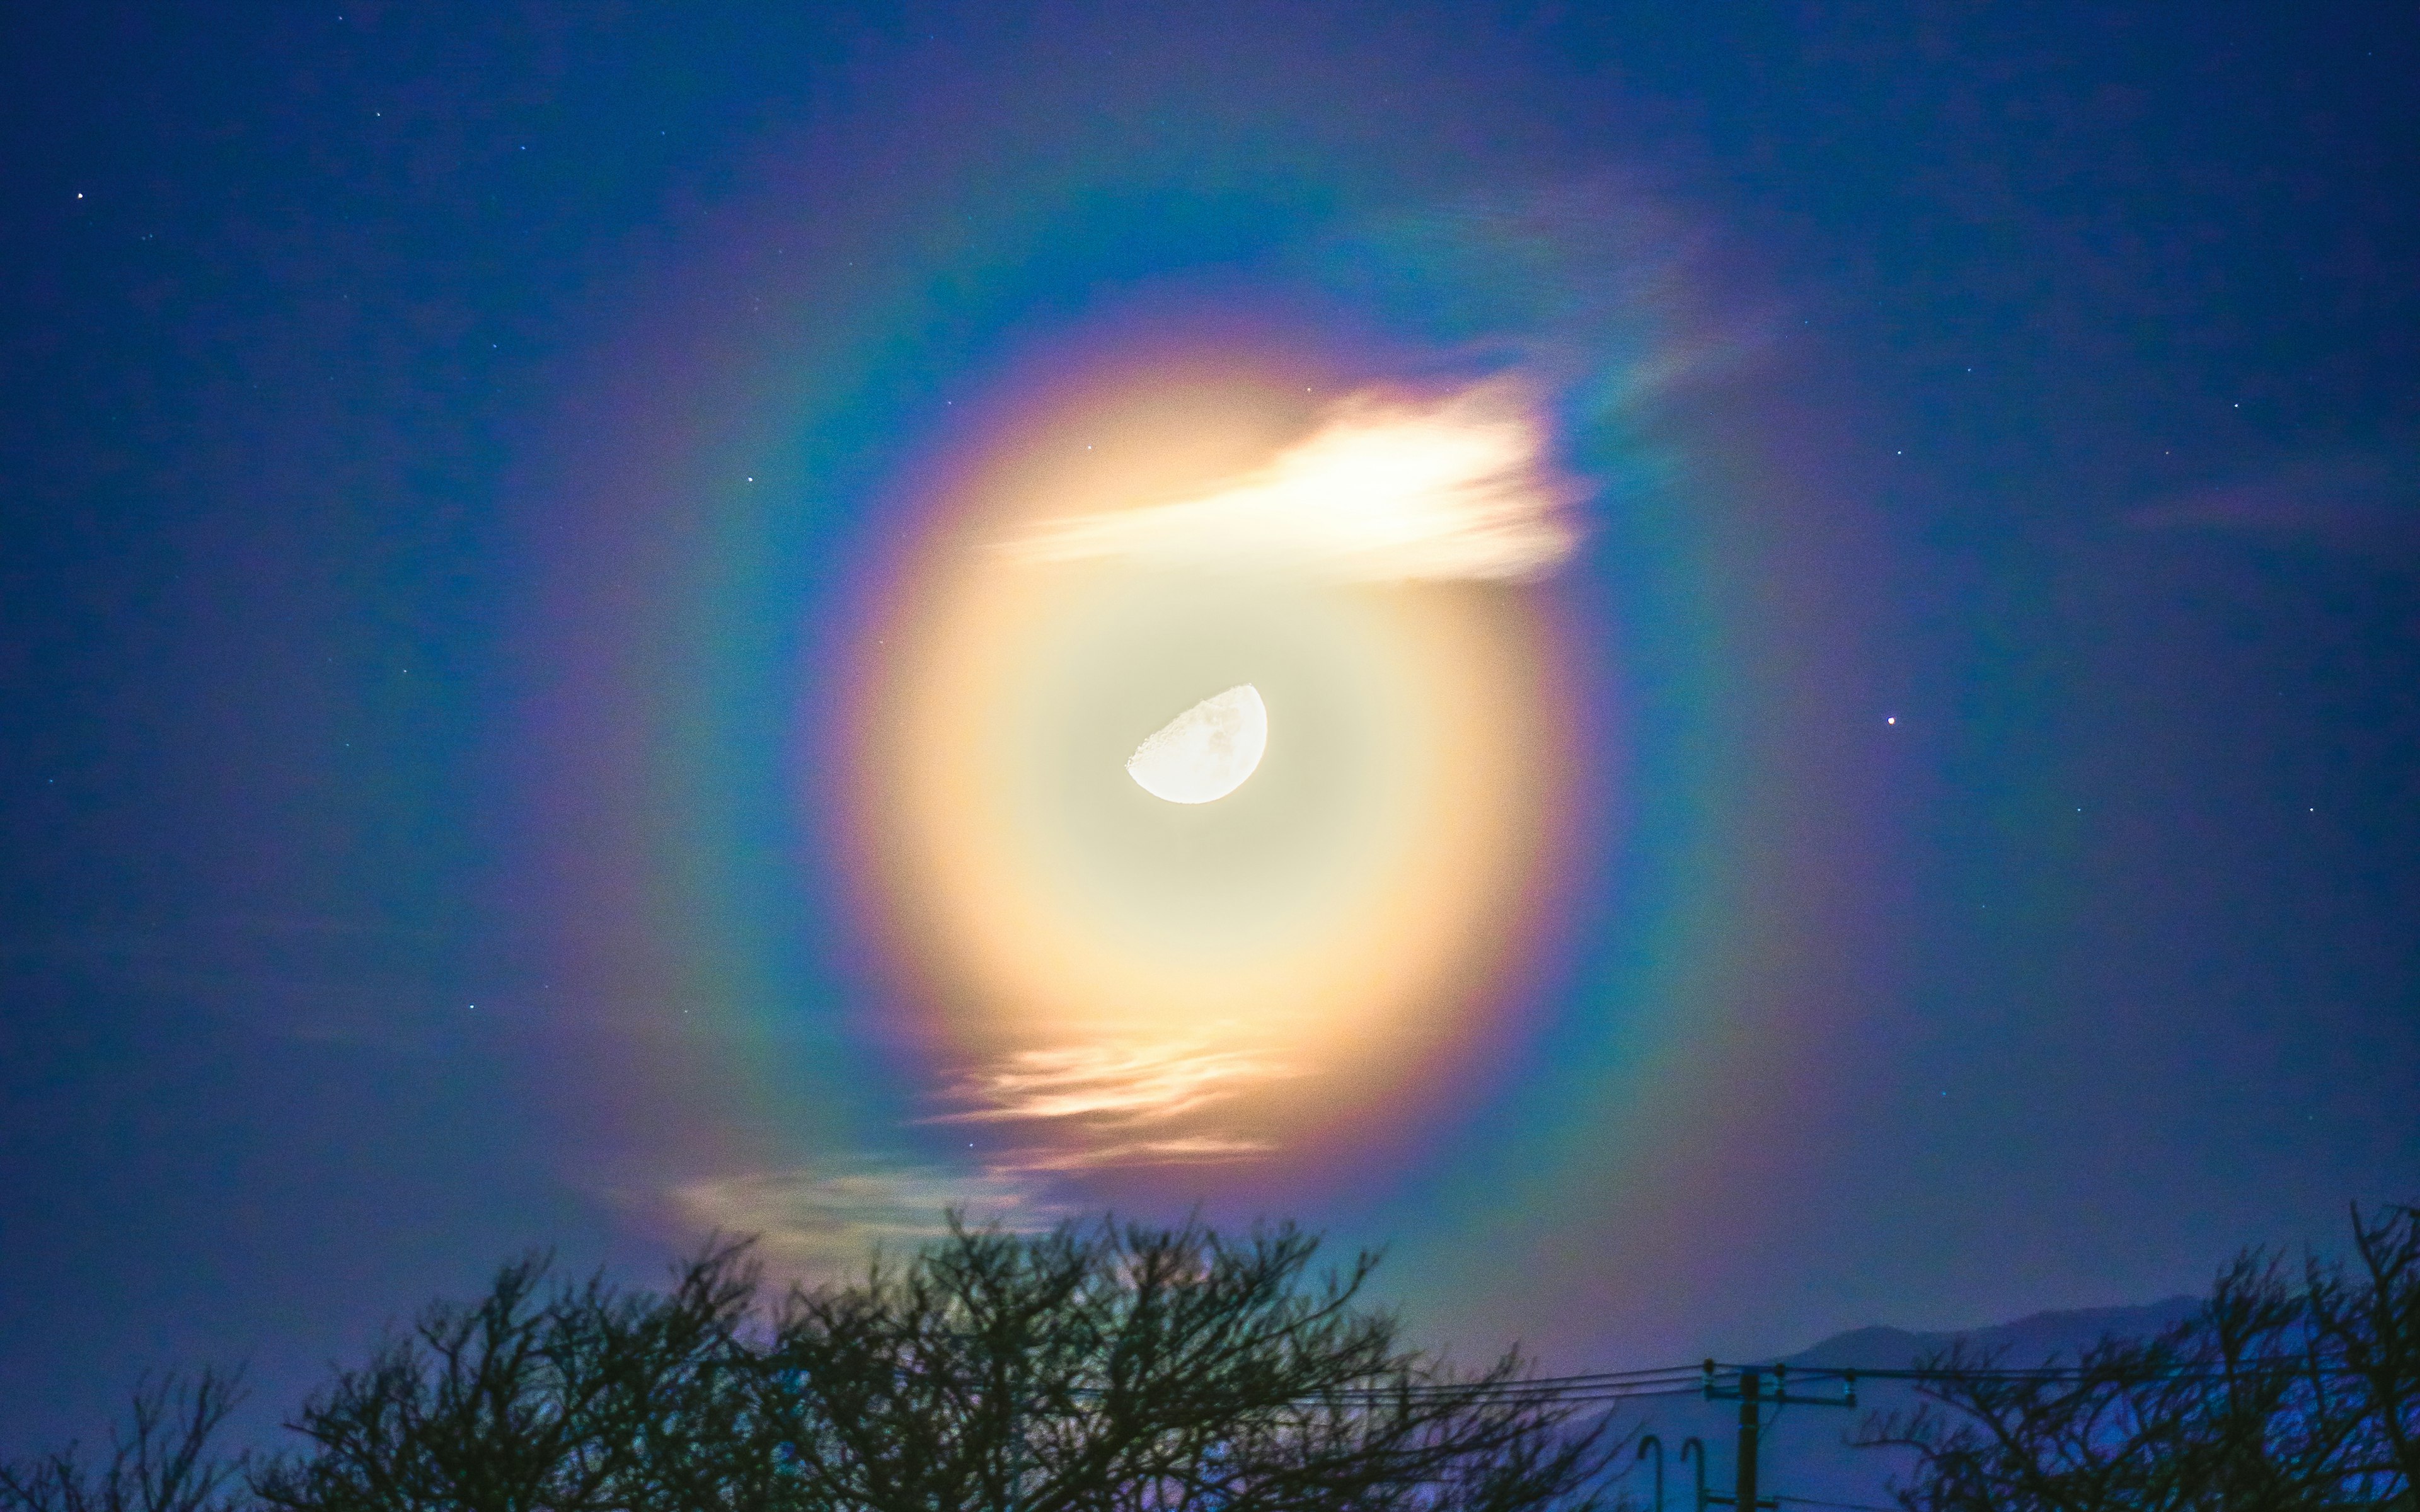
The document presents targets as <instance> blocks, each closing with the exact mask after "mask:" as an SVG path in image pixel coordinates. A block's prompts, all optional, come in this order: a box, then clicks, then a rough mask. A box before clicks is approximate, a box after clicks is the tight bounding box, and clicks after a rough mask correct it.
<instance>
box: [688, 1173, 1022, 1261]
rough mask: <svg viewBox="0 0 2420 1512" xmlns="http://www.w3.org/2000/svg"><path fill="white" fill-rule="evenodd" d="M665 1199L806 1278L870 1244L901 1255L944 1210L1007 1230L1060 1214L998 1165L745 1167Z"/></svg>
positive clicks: (940, 1230) (696, 1223)
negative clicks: (751, 1241) (754, 1243)
mask: <svg viewBox="0 0 2420 1512" xmlns="http://www.w3.org/2000/svg"><path fill="white" fill-rule="evenodd" d="M1033 1169H1034V1170H1036V1171H1038V1170H1039V1169H1040V1167H1034V1168H1033ZM672 1198H673V1202H674V1205H675V1208H676V1209H677V1210H678V1211H679V1213H680V1216H681V1217H682V1219H683V1220H684V1221H685V1222H687V1223H689V1224H690V1225H691V1226H693V1227H699V1228H710V1229H716V1230H720V1231H721V1232H724V1233H736V1234H754V1235H757V1236H759V1251H760V1253H761V1255H762V1256H763V1257H764V1259H765V1261H766V1263H767V1264H768V1266H769V1267H770V1268H771V1269H772V1270H774V1271H775V1272H776V1273H781V1274H784V1275H787V1276H791V1277H793V1278H797V1279H806V1280H812V1279H818V1278H823V1277H829V1276H832V1275H836V1274H840V1273H845V1272H848V1271H852V1270H856V1269H858V1268H860V1267H861V1266H863V1265H864V1264H865V1262H866V1260H867V1258H868V1257H869V1256H871V1255H872V1254H873V1253H874V1251H875V1250H876V1248H877V1247H879V1248H882V1249H885V1250H892V1251H904V1250H910V1249H913V1248H915V1247H916V1246H918V1245H920V1244H923V1243H924V1242H927V1241H930V1240H933V1239H936V1238H939V1236H941V1235H942V1234H944V1233H946V1232H948V1217H947V1215H948V1213H949V1212H950V1211H952V1210H953V1209H955V1210H958V1211H963V1212H964V1213H965V1214H966V1215H967V1217H968V1218H969V1219H970V1220H971V1221H973V1222H975V1223H978V1224H997V1225H999V1226H1000V1227H1003V1228H1009V1229H1016V1230H1034V1229H1043V1228H1047V1227H1050V1226H1051V1225H1053V1224H1055V1223H1057V1222H1059V1220H1060V1219H1062V1218H1063V1217H1065V1216H1067V1214H1068V1210H1067V1209H1066V1208H1064V1207H1063V1206H1062V1205H1060V1204H1059V1203H1057V1202H1055V1201H1053V1200H1052V1199H1051V1198H1050V1197H1049V1196H1047V1194H1046V1192H1045V1191H1044V1189H1043V1185H1042V1183H1041V1182H1040V1181H1038V1180H1035V1179H1034V1177H1033V1176H1032V1175H1029V1174H1027V1172H1026V1171H1025V1170H1021V1169H1011V1168H1005V1167H999V1168H990V1169H985V1170H983V1171H978V1172H966V1171H958V1170H952V1169H948V1168H946V1167H942V1166H938V1165H879V1164H874V1163H864V1164H859V1165H851V1166H848V1167H846V1168H841V1169H832V1168H827V1167H819V1166H805V1167H799V1168H795V1169H789V1170H776V1171H751V1172H745V1173H742V1174H739V1175H734V1176H717V1177H708V1178H703V1179H701V1180H693V1181H689V1182H686V1183H683V1184H682V1185H680V1186H677V1187H675V1188H674V1189H673V1192H672Z"/></svg>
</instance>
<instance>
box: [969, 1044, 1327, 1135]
mask: <svg viewBox="0 0 2420 1512" xmlns="http://www.w3.org/2000/svg"><path fill="white" fill-rule="evenodd" d="M1292 1074H1294V1072H1293V1071H1292V1070H1291V1069H1290V1068H1289V1067H1287V1066H1286V1065H1284V1064H1283V1063H1282V1062H1280V1061H1277V1060H1274V1059H1272V1058H1270V1057H1266V1056H1263V1055H1259V1054H1255V1053H1252V1052H1249V1051H1239V1050H1215V1049H1205V1048H1203V1047H1202V1046H1201V1045H1199V1044H1196V1043H1187V1042H1177V1043H1167V1044H1125V1045H1072V1046H1067V1047H1063V1048H1060V1049H1050V1050H1025V1051H1019V1052H1017V1053H1016V1054H1014V1055H1011V1056H1008V1057H1004V1058H1002V1059H1001V1060H999V1061H995V1062H994V1063H992V1064H991V1065H989V1066H985V1067H983V1068H980V1069H978V1070H976V1071H973V1072H969V1073H968V1074H966V1075H965V1076H963V1077H961V1078H960V1079H959V1080H958V1081H957V1083H956V1084H955V1085H954V1086H953V1087H951V1088H950V1089H949V1092H948V1094H947V1095H948V1096H949V1098H950V1099H951V1100H952V1101H953V1102H955V1103H960V1104H962V1107H961V1109H960V1111H957V1112H954V1113H945V1114H941V1115H939V1116H938V1117H937V1118H935V1119H932V1120H930V1121H932V1122H935V1123H1004V1122H1010V1121H1016V1120H1027V1119H1080V1120H1083V1121H1086V1122H1088V1123H1093V1124H1095V1125H1109V1126H1113V1127H1130V1126H1132V1125H1135V1124H1140V1123H1147V1122H1155V1121H1157V1120H1160V1119H1172V1118H1175V1117H1178V1116H1179V1115H1182V1114H1187V1113H1191V1112H1193V1111H1195V1110H1197V1109H1199V1108H1202V1107H1204V1106H1207V1105H1208V1104H1210V1103H1217V1102H1220V1101H1223V1100H1225V1099H1227V1098H1230V1097H1233V1096H1235V1095H1236V1094H1238V1093H1240V1092H1242V1091H1244V1090H1245V1089H1247V1088H1250V1087H1251V1086H1253V1085H1255V1084H1258V1083H1262V1082H1266V1081H1270V1080H1274V1079H1276V1078H1279V1077H1283V1076H1290V1075H1292Z"/></svg>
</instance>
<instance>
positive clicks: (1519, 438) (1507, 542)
mask: <svg viewBox="0 0 2420 1512" xmlns="http://www.w3.org/2000/svg"><path fill="white" fill-rule="evenodd" d="M1546 437H1547V424H1546V420H1545V416H1544V413H1543V412H1542V410H1541V409H1540V407H1539V405H1538V403H1537V400H1536V398H1535V396H1534V395H1533V394H1532V393H1531V392H1530V391H1529V389H1528V387H1527V386H1526V385H1525V384H1523V383H1522V382H1520V381H1519V380H1517V379H1514V378H1491V379H1488V380H1486V381H1484V382H1481V383H1476V384H1473V385H1471V386H1469V387H1467V388H1464V389H1461V390H1459V391H1457V392H1455V393H1449V394H1446V395H1444V396H1443V397H1441V398H1435V397H1433V398H1415V397H1410V396H1406V395H1404V394H1400V393H1384V392H1379V391H1370V392H1365V393H1358V394H1356V395H1354V396H1353V397H1351V398H1349V399H1346V400H1344V401H1343V402H1342V403H1341V404H1339V405H1338V406H1336V407H1335V408H1334V409H1331V410H1330V411H1329V412H1328V413H1327V416H1326V419H1325V421H1324V422H1323V424H1321V425H1320V426H1319V428H1318V429H1317V430H1315V431H1314V432H1312V433H1311V435H1310V436H1308V437H1306V438H1305V439H1304V440H1300V441H1297V442H1295V444H1294V445H1292V446H1289V447H1287V448H1286V449H1284V450H1283V451H1281V452H1280V453H1278V455H1276V456H1275V457H1273V458H1272V459H1271V460H1270V461H1269V463H1268V465H1267V466H1265V467H1264V468H1262V469H1260V470H1259V471H1255V472H1250V473H1247V474H1245V475H1243V476H1241V477H1237V478H1234V479H1232V480H1230V481H1229V482H1227V483H1225V484H1223V485H1221V486H1218V487H1217V488H1215V489H1213V490H1211V491H1210V492H1208V493H1205V494H1202V495H1200V496H1198V497H1195V498H1190V499H1183V500H1177V501H1171V502H1167V503H1158V504H1150V505H1146V506H1144V507H1141V508H1137V509H1128V510H1117V511H1111V512H1108V513H1103V514H1094V515H1076V516H1069V517H1063V518H1059V519H1051V520H1046V521H1043V522H1042V523H1040V524H1038V525H1035V526H1033V527H1032V528H1031V529H1029V530H1027V531H1025V532H1022V533H1020V534H1018V535H1016V536H1015V537H1013V538H1011V539H1009V540H1007V541H1005V542H1002V543H1001V550H1002V551H1003V552H1004V553H1006V554H1007V555H1009V556H1010V557H1013V558H1015V559H1016V560H1018V561H1022V562H1029V563H1067V562H1100V561H1123V562H1131V563H1138V564H1141V565H1148V566H1159V567H1189V568H1203V569H1210V570H1217V571H1230V572H1281V573H1296V574H1305V575H1309V576H1312V577H1318V578H1326V579H1336V580H1342V581H1351V582H1391V581H1404V580H1413V579H1426V580H1454V579H1463V580H1496V581H1517V580H1521V579H1533V578H1538V577H1542V576H1544V575H1545V574H1546V573H1548V572H1551V571H1553V570H1554V568H1555V567H1557V566H1559V564H1560V563H1562V562H1563V561H1564V560H1565V559H1566V558H1568V557H1569V556H1570V555H1571V553H1572V550H1573V548H1575V546H1576V545H1577V544H1578V540H1579V532H1577V531H1576V530H1575V528H1574V527H1573V526H1572V524H1571V523H1570V522H1569V521H1568V519H1567V518H1566V517H1565V510H1566V508H1567V506H1568V505H1569V504H1570V503H1571V501H1572V497H1571V496H1572V492H1573V490H1572V488H1571V486H1570V485H1569V484H1568V483H1567V482H1565V481H1563V480H1561V479H1560V478H1559V477H1558V476H1557V475H1556V474H1555V472H1554V471H1553V470H1552V468H1551V467H1550V466H1549V465H1548V462H1547V458H1546Z"/></svg>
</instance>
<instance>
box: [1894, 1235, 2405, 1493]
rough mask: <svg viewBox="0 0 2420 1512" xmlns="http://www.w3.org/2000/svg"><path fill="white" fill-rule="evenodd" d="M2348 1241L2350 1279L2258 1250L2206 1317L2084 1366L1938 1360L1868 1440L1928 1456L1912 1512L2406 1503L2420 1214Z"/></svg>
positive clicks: (2102, 1351)
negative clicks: (1913, 1395)
mask: <svg viewBox="0 0 2420 1512" xmlns="http://www.w3.org/2000/svg"><path fill="white" fill-rule="evenodd" d="M2352 1230H2353V1255H2354V1259H2355V1261H2356V1262H2357V1263H2356V1264H2353V1265H2348V1264H2346V1263H2345V1262H2343V1261H2338V1260H2329V1259H2322V1258H2319V1257H2306V1258H2305V1259H2304V1263H2303V1265H2302V1267H2301V1268H2300V1270H2299V1272H2296V1271H2293V1270H2289V1268H2288V1266H2287V1265H2286V1264H2285V1263H2284V1261H2283V1260H2282V1259H2281V1258H2280V1257H2277V1256H2276V1255H2274V1254H2273V1253H2270V1252H2267V1251H2261V1250H2251V1251H2246V1252H2245V1253H2244V1254H2243V1255H2242V1256H2240V1257H2238V1258H2237V1259H2236V1260H2235V1261H2234V1263H2232V1264H2231V1265H2229V1266H2228V1267H2227V1269H2226V1271H2224V1272H2222V1273H2220V1275H2219V1277H2218V1280H2217V1283H2216V1285H2215V1286H2214V1287H2213V1288H2211V1296H2210V1300H2209V1301H2208V1302H2207V1303H2205V1304H2203V1305H2202V1308H2201V1310H2200V1312H2199V1313H2198V1315H2197V1316H2195V1317H2194V1318H2192V1319H2188V1320H2186V1321H2184V1322H2182V1323H2180V1324H2178V1325H2176V1326H2174V1327H2172V1328H2170V1329H2167V1330H2165V1331H2164V1332H2163V1333H2161V1334H2160V1335H2157V1336H2155V1337H2152V1338H2149V1339H2141V1340H2118V1339H2111V1340H2104V1341H2102V1343H2101V1344H2099V1345H2097V1346H2095V1347H2093V1348H2091V1349H2088V1350H2085V1351H2084V1352H2083V1353H2082V1355H2080V1356H2079V1357H2078V1358H2077V1359H2076V1360H2074V1361H2073V1362H2072V1363H2071V1364H2068V1365H2061V1366H2055V1367H2051V1368H2044V1369H2040V1370H2006V1369H2003V1368H2001V1366H2002V1365H2003V1362H2002V1361H2001V1360H2000V1359H1999V1358H1998V1357H1996V1356H1993V1355H1988V1354H1978V1353H1977V1352H1975V1351H1973V1350H1965V1349H1963V1348H1953V1349H1951V1350H1947V1351H1946V1352H1945V1353H1942V1354H1938V1355H1935V1356H1933V1357H1931V1359H1928V1360H1926V1361H1924V1362H1922V1364H1921V1365H1920V1367H1919V1368H1921V1369H1922V1370H1923V1371H1924V1372H1926V1374H1925V1377H1924V1378H1923V1379H1922V1380H1920V1381H1919V1382H1918V1386H1917V1390H1918V1392H1919V1394H1920V1395H1921V1396H1924V1397H1926V1398H1927V1400H1926V1402H1925V1403H1924V1405H1923V1406H1921V1407H1919V1408H1918V1409H1916V1411H1915V1412H1904V1413H1892V1414H1885V1415H1882V1416H1878V1417H1876V1418H1872V1419H1869V1421H1868V1422H1867V1424H1866V1426H1865V1427H1864V1429H1863V1430H1862V1431H1861V1433H1860V1435H1859V1441H1858V1442H1860V1443H1865V1444H1869V1445H1895V1446H1898V1447H1901V1448H1907V1449H1912V1450H1914V1451H1916V1455H1917V1457H1918V1469H1917V1473H1916V1476H1915V1478H1914V1479H1913V1480H1912V1482H1910V1483H1909V1484H1907V1485H1905V1486H1902V1487H1900V1488H1899V1489H1898V1496H1899V1500H1900V1504H1901V1505H1902V1506H1903V1507H1905V1508H1907V1512H1985V1509H1992V1512H2101V1509H2106V1508H2115V1507H2127V1508H2141V1509H2145V1512H2164V1509H2176V1512H2201V1509H2220V1508H2227V1509H2242V1508H2258V1509H2263V1512H2266V1509H2280V1512H2286V1509H2295V1508H2306V1507H2307V1508H2320V1507H2329V1508H2343V1507H2350V1506H2375V1507H2386V1506H2399V1507H2404V1508H2410V1507H2411V1506H2412V1496H2413V1490H2412V1489H2413V1487H2414V1486H2415V1484H2420V1480H2416V1479H2415V1476H2414V1471H2415V1469H2420V1459H2415V1451H2420V1211H2415V1210H2414V1209H2412V1208H2409V1207H2391V1208H2388V1209H2386V1210H2385V1211H2382V1212H2381V1213H2379V1214H2377V1215H2375V1216H2372V1217H2366V1216H2365V1215H2364V1214H2363V1213H2362V1212H2361V1211H2360V1210H2359V1209H2358V1208H2356V1209H2354V1210H2353V1213H2352ZM2298 1282H2299V1285H2297V1283H2298Z"/></svg>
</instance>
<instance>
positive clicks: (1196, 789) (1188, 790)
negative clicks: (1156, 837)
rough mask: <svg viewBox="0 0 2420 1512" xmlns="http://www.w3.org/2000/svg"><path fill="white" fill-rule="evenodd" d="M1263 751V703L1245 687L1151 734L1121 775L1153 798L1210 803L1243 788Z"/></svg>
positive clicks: (1254, 691) (1265, 720) (1257, 692)
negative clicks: (1123, 774) (1135, 783)
mask: <svg viewBox="0 0 2420 1512" xmlns="http://www.w3.org/2000/svg"><path fill="white" fill-rule="evenodd" d="M1268 748H1269V710H1268V705H1267V704H1265V703H1263V702H1261V694H1260V689H1258V688H1256V687H1253V686H1252V685H1251V684H1249V683H1246V684H1244V685H1242V686H1241V687H1231V688H1229V689H1227V691H1225V692H1224V693H1220V694H1217V695H1215V696H1214V697H1211V698H1206V699H1203V700H1202V702H1199V703H1196V704H1195V705H1193V707H1191V708H1189V709H1187V710H1186V711H1185V712H1184V713H1183V714H1180V715H1178V716H1177V717H1175V718H1173V719H1171V720H1169V721H1168V723H1166V724H1164V725H1162V726H1160V727H1159V729H1157V730H1156V731H1154V732H1153V733H1152V734H1151V735H1150V737H1149V738H1147V739H1145V740H1144V741H1143V743H1142V744H1141V745H1140V746H1139V747H1137V748H1136V749H1135V753H1134V754H1133V755H1132V756H1130V757H1128V758H1127V759H1126V775H1127V776H1129V777H1131V778H1133V779H1135V781H1136V782H1138V783H1140V785H1141V787H1142V790H1143V791H1144V792H1145V793H1148V794H1150V795H1152V796H1153V797H1155V798H1165V799H1167V800H1168V801H1169V802H1170V803H1215V802H1217V801H1218V799H1220V798H1223V797H1225V796H1226V795H1228V794H1230V793H1233V792H1234V791H1235V790H1236V789H1237V788H1239V787H1242V786H1243V785H1244V783H1245V781H1246V779H1249V778H1250V777H1251V775H1252V773H1253V772H1255V771H1256V770H1258V769H1259V767H1260V764H1261V757H1262V755H1263V754H1264V753H1265V752H1266V751H1267V750H1268Z"/></svg>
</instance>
